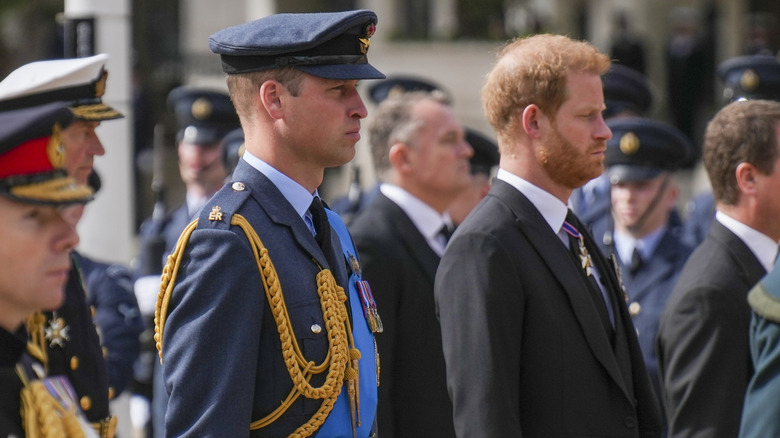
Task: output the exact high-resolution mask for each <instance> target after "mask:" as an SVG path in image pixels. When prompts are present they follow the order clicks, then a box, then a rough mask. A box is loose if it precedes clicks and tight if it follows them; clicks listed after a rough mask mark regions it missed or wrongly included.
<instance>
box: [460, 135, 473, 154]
mask: <svg viewBox="0 0 780 438" xmlns="http://www.w3.org/2000/svg"><path fill="white" fill-rule="evenodd" d="M460 145H461V147H460V150H461V154H462V155H463V157H464V158H466V159H469V158H471V157H473V156H474V148H473V147H471V145H470V144H469V142H467V141H466V140H465V139H463V140H461V142H460Z"/></svg>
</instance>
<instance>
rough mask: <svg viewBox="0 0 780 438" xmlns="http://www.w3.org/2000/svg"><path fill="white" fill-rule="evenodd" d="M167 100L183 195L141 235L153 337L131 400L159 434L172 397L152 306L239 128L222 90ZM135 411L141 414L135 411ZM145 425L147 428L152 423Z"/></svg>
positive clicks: (221, 176)
mask: <svg viewBox="0 0 780 438" xmlns="http://www.w3.org/2000/svg"><path fill="white" fill-rule="evenodd" d="M167 104H168V110H169V111H170V112H172V113H173V115H174V116H175V119H176V126H177V132H176V151H177V153H178V157H179V175H180V176H181V180H182V182H183V183H184V188H185V199H184V202H183V203H182V204H181V205H180V206H179V207H177V208H176V209H174V210H173V211H171V212H168V213H164V214H160V213H163V212H161V211H159V210H158V211H156V212H155V214H154V215H153V216H152V217H151V218H149V219H147V220H146V221H144V223H143V224H142V225H141V230H140V233H139V235H138V242H139V248H140V251H139V253H138V257H137V258H136V263H135V264H136V271H135V273H136V281H135V293H136V296H137V297H138V301H139V306H140V308H141V310H142V313H143V316H144V319H145V320H146V321H147V323H148V324H147V325H148V330H149V333H148V336H145V337H144V339H148V340H149V341H150V342H148V343H145V344H144V347H145V348H144V351H143V354H142V355H141V358H140V360H139V363H138V364H137V371H138V373H137V379H136V381H135V385H134V386H135V387H134V390H135V393H136V395H138V396H140V397H142V398H138V397H133V398H132V399H131V401H130V403H131V406H132V407H131V410H130V412H131V418H133V423H134V425H135V426H138V427H141V424H142V423H144V421H145V420H146V421H148V420H149V419H151V421H152V424H151V426H152V430H153V433H155V436H159V437H161V436H162V432H163V424H164V419H165V406H166V405H167V400H168V397H167V394H166V393H165V388H164V386H163V384H162V374H161V373H160V370H159V367H158V366H155V365H154V364H155V363H158V364H159V360H157V349H156V348H155V347H154V343H153V342H151V341H152V335H153V330H154V310H155V309H154V305H155V303H156V302H157V294H158V293H159V291H160V274H161V273H162V268H163V264H164V257H165V256H167V255H168V254H170V252H171V251H172V250H173V248H174V247H175V246H176V241H177V240H178V239H179V235H180V234H181V232H182V231H183V230H184V228H185V227H186V226H187V224H189V223H190V222H191V221H192V220H193V219H194V218H196V215H197V213H198V211H200V209H201V208H202V207H203V206H204V205H205V204H206V201H208V200H209V198H211V197H212V196H213V195H214V193H216V192H217V190H219V189H220V188H222V186H223V185H224V184H225V179H226V178H227V176H228V170H227V169H226V167H225V163H224V161H223V154H222V149H221V145H220V142H221V141H222V139H223V138H224V137H225V135H227V134H228V133H229V132H231V131H232V130H234V129H236V128H238V127H239V123H238V116H237V115H236V110H235V109H234V108H233V104H232V103H230V97H229V96H228V95H227V94H225V93H223V92H220V91H216V90H210V89H203V88H194V87H185V86H182V87H177V88H175V89H173V90H172V91H171V92H170V93H168V99H167ZM160 216H162V217H160ZM152 376H154V377H152ZM153 382H154V383H153ZM150 401H151V410H149V407H150ZM136 412H138V413H139V414H140V418H138V416H135V415H134V414H135V413H136ZM148 414H151V415H150V417H146V416H147V415H148ZM145 417H146V418H145ZM137 423H141V424H137ZM143 427H144V428H147V430H149V429H148V425H144V426H143Z"/></svg>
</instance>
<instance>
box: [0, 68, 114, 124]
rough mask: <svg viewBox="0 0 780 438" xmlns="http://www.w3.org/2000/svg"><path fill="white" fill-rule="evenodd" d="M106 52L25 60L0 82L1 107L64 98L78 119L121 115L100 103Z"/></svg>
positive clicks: (11, 107)
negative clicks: (43, 59)
mask: <svg viewBox="0 0 780 438" xmlns="http://www.w3.org/2000/svg"><path fill="white" fill-rule="evenodd" d="M107 61H108V55H106V54H104V53H101V54H99V55H95V56H89V57H86V58H72V59H54V60H46V61H37V62H31V63H29V64H25V65H23V66H21V67H19V68H17V69H16V70H14V71H12V72H11V74H9V75H8V76H7V77H6V78H5V79H3V80H2V82H0V111H7V110H14V109H21V108H29V107H33V106H38V105H44V104H47V103H51V102H60V101H62V102H67V103H68V104H69V105H70V107H71V110H73V114H74V115H75V116H76V118H78V119H83V120H90V121H100V120H113V119H119V118H122V117H124V116H123V115H122V113H120V112H119V111H117V110H115V109H114V108H112V107H110V106H109V105H106V104H105V103H103V100H102V97H103V94H105V92H106V79H107V78H108V72H107V71H106V70H105V68H104V66H105V64H106V62H107Z"/></svg>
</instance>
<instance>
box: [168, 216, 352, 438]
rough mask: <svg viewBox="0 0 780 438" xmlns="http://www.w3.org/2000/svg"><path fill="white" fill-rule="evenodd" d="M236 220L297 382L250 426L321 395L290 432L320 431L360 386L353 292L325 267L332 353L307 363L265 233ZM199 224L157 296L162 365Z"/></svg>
mask: <svg viewBox="0 0 780 438" xmlns="http://www.w3.org/2000/svg"><path fill="white" fill-rule="evenodd" d="M230 223H231V225H235V226H238V227H240V228H241V229H242V230H243V231H244V233H246V235H247V237H248V238H249V242H250V246H251V248H252V253H253V254H254V256H255V260H256V261H257V267H258V269H259V271H260V276H261V278H262V281H263V288H264V289H265V294H266V297H267V299H268V305H269V306H270V308H271V313H272V314H273V317H274V320H275V322H276V326H277V328H278V332H279V339H280V340H281V344H282V356H283V358H284V362H285V364H286V365H287V371H288V373H289V374H290V378H291V379H292V381H293V389H292V391H290V394H289V395H288V396H287V398H286V399H285V400H284V401H283V402H282V403H281V405H280V406H279V407H278V408H276V409H275V410H274V411H272V412H271V413H270V414H268V415H266V416H265V417H263V418H261V419H259V420H257V421H253V422H252V423H251V424H250V427H249V429H250V430H257V429H261V428H263V427H265V426H267V425H269V424H271V423H273V422H274V421H276V420H277V419H278V418H279V417H281V416H282V414H284V413H285V412H286V411H287V410H288V409H289V408H290V406H291V405H292V404H293V402H294V401H295V400H297V399H298V397H300V396H301V395H303V396H304V397H306V398H311V399H321V400H322V405H320V408H319V409H318V410H317V412H315V414H314V415H313V416H312V418H310V419H309V421H307V422H306V423H305V424H303V425H302V426H300V427H298V428H297V429H296V430H295V431H294V432H293V433H292V434H290V435H289V436H290V437H295V438H299V437H300V438H304V437H308V436H310V435H312V434H313V433H314V432H316V431H317V429H319V427H320V426H321V425H322V423H324V422H325V419H326V418H327V416H328V414H329V413H330V411H331V410H332V409H333V405H334V403H335V402H336V398H338V396H339V394H340V393H341V389H342V387H343V381H345V380H346V381H347V382H348V383H349V386H350V387H352V386H353V385H354V386H357V382H356V380H357V378H358V374H357V360H358V359H360V352H359V351H358V350H357V349H356V348H355V341H354V339H353V338H352V328H351V326H350V322H349V318H348V316H347V308H346V305H345V303H346V301H347V296H346V294H345V293H344V289H343V288H342V287H341V286H339V285H337V284H336V280H335V279H334V278H333V274H332V273H331V272H330V270H328V269H321V270H320V272H319V273H318V274H317V293H318V294H319V297H320V305H321V307H322V315H323V321H324V322H325V328H326V330H327V335H328V354H327V356H326V357H325V360H323V362H322V363H321V364H319V365H317V364H315V363H314V362H312V361H307V360H306V358H305V357H304V356H303V353H302V352H301V350H300V347H299V346H298V342H297V340H296V338H295V334H294V333H293V327H292V324H291V322H290V315H289V314H288V313H287V306H286V304H285V302H284V295H283V293H282V288H281V286H280V284H279V277H278V275H277V273H276V269H275V268H274V266H273V263H272V262H271V258H270V257H269V255H268V250H267V249H266V248H265V247H264V246H263V243H262V241H261V240H260V237H259V236H258V235H257V233H256V232H255V230H254V229H253V228H252V226H251V225H250V224H249V222H248V221H247V220H246V219H245V218H244V217H243V216H241V215H233V216H232V220H231V222H230ZM197 225H198V221H197V219H196V220H194V221H192V222H191V223H190V224H189V225H188V226H187V228H185V230H184V231H183V232H182V234H181V236H180V237H179V241H178V242H177V243H176V248H175V249H174V251H173V252H172V253H171V254H170V255H169V256H168V261H167V263H166V264H165V268H164V269H163V274H162V278H161V285H160V294H159V295H158V297H157V307H156V309H155V315H154V323H155V326H154V330H155V335H154V339H155V341H156V343H157V350H158V351H159V354H160V363H162V347H163V346H162V339H163V332H164V328H165V319H166V317H167V315H168V304H169V301H170V298H171V293H172V291H173V286H174V285H175V284H176V275H177V273H178V271H179V266H180V264H181V259H182V255H183V254H184V249H185V247H186V246H187V242H188V241H189V238H190V235H191V234H192V232H193V231H194V230H195V228H196V227H197ZM325 371H327V376H326V379H325V382H324V383H323V384H322V386H320V387H318V388H315V387H313V386H311V385H310V384H309V381H310V380H311V378H312V376H314V375H316V374H321V373H323V372H325Z"/></svg>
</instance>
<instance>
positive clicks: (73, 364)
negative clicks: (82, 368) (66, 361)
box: [70, 356, 79, 371]
mask: <svg viewBox="0 0 780 438" xmlns="http://www.w3.org/2000/svg"><path fill="white" fill-rule="evenodd" d="M78 368H79V358H78V357H76V356H73V357H71V358H70V369H72V370H73V371H76V370H77V369H78Z"/></svg>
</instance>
